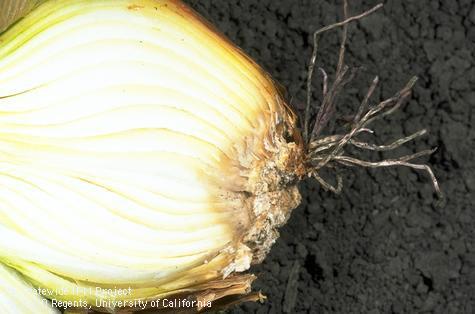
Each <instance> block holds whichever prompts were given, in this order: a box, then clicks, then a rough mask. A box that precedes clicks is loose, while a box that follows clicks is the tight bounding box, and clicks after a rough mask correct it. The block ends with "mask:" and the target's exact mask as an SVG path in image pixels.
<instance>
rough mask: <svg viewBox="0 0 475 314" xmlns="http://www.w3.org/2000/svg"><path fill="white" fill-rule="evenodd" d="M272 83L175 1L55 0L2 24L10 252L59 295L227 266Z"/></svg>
mask: <svg viewBox="0 0 475 314" xmlns="http://www.w3.org/2000/svg"><path fill="white" fill-rule="evenodd" d="M277 95H278V93H277V91H276V89H275V87H274V85H273V83H272V81H271V80H270V79H269V78H268V77H267V75H266V74H264V73H263V72H262V71H261V69H260V68H258V67H257V66H256V65H255V64H254V63H253V62H252V61H250V60H249V59H248V58H247V57H246V56H244V55H243V54H242V53H241V52H240V51H239V50H238V49H236V48H235V47H233V46H232V45H231V44H229V43H228V42H227V41H226V40H224V39H223V38H221V36H220V35H217V34H216V33H215V32H214V31H213V30H212V29H210V28H209V27H208V26H207V25H205V24H204V23H203V22H202V21H201V20H200V19H199V18H197V17H196V16H195V15H194V14H193V13H191V12H190V11H189V10H188V9H186V8H185V7H184V6H183V5H182V4H180V3H179V2H177V1H153V0H143V1H132V0H129V1H127V0H97V1H89V0H87V1H86V0H51V1H46V2H45V3H44V4H42V5H41V6H40V7H39V8H37V9H35V10H34V11H33V12H32V13H31V14H29V15H28V16H27V17H26V18H25V19H23V20H22V21H20V22H19V23H17V24H16V25H14V26H13V27H12V28H10V29H9V30H8V31H7V32H6V33H4V34H2V35H1V37H0V157H1V158H0V238H1V239H2V242H1V243H0V257H1V259H2V260H3V261H6V262H8V263H9V264H10V265H12V266H13V267H15V268H17V269H18V270H19V271H20V272H22V273H23V274H24V275H25V276H27V277H28V278H30V280H31V281H32V282H34V283H35V284H37V285H39V286H42V287H47V288H58V287H70V288H71V289H69V290H66V291H69V293H66V294H62V295H58V296H57V297H58V298H64V299H78V298H86V299H94V298H97V297H99V298H108V297H110V296H107V295H97V294H87V295H86V296H83V295H76V294H75V293H74V292H73V289H72V288H73V287H77V286H81V287H95V286H100V287H128V286H132V287H134V289H135V290H134V293H133V294H132V295H126V296H121V297H122V298H136V297H141V298H147V297H150V296H154V295H159V294H167V293H171V292H174V291H175V292H176V291H181V290H180V289H185V288H187V287H189V286H191V285H196V284H199V283H201V282H205V281H208V280H210V279H212V278H216V277H218V276H221V272H220V271H221V269H223V268H224V267H226V265H228V264H230V263H231V262H232V261H233V257H232V255H230V256H228V255H226V253H223V249H227V248H229V247H233V245H236V242H237V241H238V240H239V238H240V237H241V235H242V233H243V232H244V231H245V229H246V228H247V227H248V226H249V221H248V213H247V212H246V210H244V209H243V208H244V205H243V204H242V203H241V202H242V198H241V197H240V195H241V192H242V191H244V190H245V189H246V184H247V175H248V173H249V171H250V170H249V169H248V167H250V166H252V162H251V163H250V162H249V156H251V157H252V158H251V159H252V160H259V159H262V158H265V156H264V155H262V154H263V153H264V151H265V150H264V148H263V147H262V146H263V139H264V138H266V137H268V136H269V134H268V133H269V129H270V128H271V124H272V123H274V121H275V119H274V118H275V116H279V115H281V114H283V111H284V109H283V108H282V107H281V102H280V98H279V96H277ZM243 156H246V157H247V158H244V157H243ZM237 222H239V223H237ZM226 252H229V250H226ZM210 261H211V262H210ZM84 291H85V290H84Z"/></svg>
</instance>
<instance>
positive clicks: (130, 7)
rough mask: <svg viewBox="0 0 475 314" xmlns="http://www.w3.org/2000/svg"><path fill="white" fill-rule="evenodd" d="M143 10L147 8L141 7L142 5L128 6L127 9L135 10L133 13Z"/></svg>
mask: <svg viewBox="0 0 475 314" xmlns="http://www.w3.org/2000/svg"><path fill="white" fill-rule="evenodd" d="M143 8H145V6H143V5H140V4H130V5H128V6H127V9H129V10H133V11H137V10H140V9H143Z"/></svg>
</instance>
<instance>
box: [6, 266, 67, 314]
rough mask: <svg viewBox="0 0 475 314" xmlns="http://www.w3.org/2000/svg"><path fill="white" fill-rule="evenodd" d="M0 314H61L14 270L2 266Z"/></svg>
mask: <svg viewBox="0 0 475 314" xmlns="http://www.w3.org/2000/svg"><path fill="white" fill-rule="evenodd" d="M0 312H1V313H5V314H10V313H11V314H17V313H38V314H56V313H59V312H57V311H56V310H54V309H53V308H51V306H49V305H48V304H47V303H46V302H45V300H44V299H43V298H42V297H41V296H40V295H39V294H38V292H37V290H35V289H34V288H33V287H32V286H31V285H29V284H27V283H26V282H25V280H24V279H23V278H21V276H20V275H19V274H18V273H16V272H15V271H14V270H13V269H11V268H9V267H6V266H4V265H2V264H0Z"/></svg>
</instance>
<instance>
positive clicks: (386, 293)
mask: <svg viewBox="0 0 475 314" xmlns="http://www.w3.org/2000/svg"><path fill="white" fill-rule="evenodd" d="M187 2H188V3H191V4H192V6H193V7H194V8H196V9H197V10H198V11H199V12H200V13H201V14H203V15H204V16H205V17H207V18H208V19H209V20H211V21H212V22H213V23H214V24H215V25H216V26H217V27H218V28H219V29H220V30H222V31H223V32H224V33H225V34H227V35H228V36H229V37H230V38H231V40H233V41H234V42H235V43H236V44H237V45H239V46H240V47H242V48H243V49H244V50H245V51H246V52H247V53H248V54H249V55H251V56H252V57H253V58H254V59H255V60H256V61H257V62H258V63H259V64H261V65H262V66H263V67H264V68H265V69H266V70H267V71H269V73H270V74H271V75H272V76H273V77H274V78H275V79H276V80H277V81H279V82H280V83H281V84H282V85H283V86H285V87H286V88H287V90H288V93H289V98H290V96H291V97H292V104H293V105H294V106H295V107H296V108H302V104H303V103H304V96H305V89H304V88H303V83H304V78H305V75H306V65H307V63H308V60H309V56H310V53H311V46H310V43H311V42H310V39H311V33H312V31H314V30H316V29H317V28H320V27H322V26H324V25H327V24H330V23H332V22H335V21H336V19H340V18H341V9H342V7H341V4H340V2H339V1H322V0H315V1H311V0H278V1H277V0H226V1H223V0H195V1H192V0H188V1H187ZM378 2H379V0H367V1H359V0H354V1H350V11H351V12H352V13H353V14H355V13H359V12H362V11H363V10H365V9H368V8H370V7H372V6H374V5H375V4H377V3H378ZM338 41H339V33H338V32H336V31H335V32H331V33H328V34H326V35H325V36H324V38H323V39H322V44H321V46H322V50H321V53H320V57H319V63H318V65H319V66H322V67H325V68H326V69H327V70H329V72H330V73H331V68H333V67H334V65H335V62H336V59H337V49H338V46H337V44H338ZM474 52H475V3H474V2H473V1H471V0H457V1H456V0H454V1H446V0H439V1H437V0H417V1H416V0H406V1H400V0H388V1H385V7H384V9H382V10H380V11H378V12H377V13H375V14H374V15H372V16H370V17H368V18H366V19H364V20H363V21H361V22H357V23H354V24H353V25H352V26H351V27H350V35H349V49H348V54H347V61H348V63H349V64H350V65H355V66H359V65H364V66H365V68H366V70H365V71H364V73H362V74H360V76H359V77H358V78H357V80H355V82H354V83H353V84H352V85H351V86H350V87H349V88H348V89H347V96H345V97H341V100H342V101H341V102H340V109H341V110H342V112H344V113H348V112H349V111H348V110H349V109H352V110H355V109H356V107H357V104H358V101H359V100H361V97H362V95H363V93H364V92H365V90H366V89H367V87H368V86H369V84H370V82H371V80H372V76H374V75H376V74H378V75H379V76H380V81H381V85H380V87H379V88H378V90H377V91H378V92H377V95H376V97H375V98H374V101H376V100H378V99H380V97H387V96H390V95H392V94H393V93H395V92H396V91H398V90H399V89H400V88H401V87H403V85H404V84H405V83H406V81H407V80H408V79H409V78H410V77H411V76H412V75H417V76H419V78H420V80H419V81H418V83H417V85H416V87H415V90H414V94H413V96H412V97H411V100H410V101H409V102H408V103H407V104H406V105H405V107H404V108H403V109H402V110H401V111H400V112H398V113H396V114H395V115H393V116H392V117H391V118H390V119H387V120H385V121H384V122H382V123H379V124H377V125H376V127H377V134H376V137H375V141H376V142H378V143H384V142H389V141H391V140H392V139H395V138H398V137H401V136H402V135H403V134H409V133H411V132H414V131H415V130H417V129H420V128H423V127H427V128H428V129H429V131H430V134H429V135H428V136H425V137H423V138H421V139H418V140H416V141H415V142H413V143H409V144H407V145H405V147H404V148H401V149H399V150H398V152H397V154H399V155H402V154H407V153H410V152H413V151H415V150H421V149H425V148H430V147H435V146H437V147H438V148H439V149H438V151H437V152H436V153H435V154H434V155H433V156H431V157H430V158H425V159H424V158H423V159H422V160H421V162H427V163H428V164H429V165H431V167H433V169H434V171H435V173H436V175H437V177H438V179H439V181H440V184H441V187H442V189H443V192H444V193H445V195H446V199H445V202H444V203H443V204H442V205H441V206H437V204H436V201H437V198H436V197H435V194H434V191H433V189H432V186H431V183H430V181H429V179H428V177H427V175H426V174H425V173H421V172H415V171H413V170H409V169H404V168H393V169H377V170H365V169H347V170H345V171H344V176H345V186H344V188H343V192H342V193H341V194H340V195H334V194H332V193H330V192H326V191H324V190H323V189H322V188H321V187H320V186H319V185H318V184H317V183H316V182H313V181H311V180H309V181H308V182H305V183H303V184H302V185H301V192H302V194H303V202H302V204H301V206H300V207H298V208H297V209H296V210H295V211H294V212H293V214H292V217H291V219H290V221H289V222H288V224H287V225H286V226H285V227H283V228H282V229H281V235H282V236H281V238H280V239H279V240H278V241H277V243H276V244H275V245H274V247H273V249H272V252H271V253H270V255H269V256H268V257H267V259H266V260H265V262H264V263H263V264H262V265H259V266H255V267H254V268H253V272H254V273H256V274H258V275H259V279H258V280H257V281H256V282H255V285H254V286H255V289H257V290H262V291H263V292H264V293H265V294H266V295H267V297H268V300H267V301H266V302H265V303H264V304H245V305H242V306H240V307H239V308H236V309H233V310H231V311H230V312H231V313H284V312H285V311H287V312H289V313H371V314H376V313H449V314H452V313H457V314H458V313H469V314H472V313H475V235H474V230H475V208H474V205H475V191H474V189H475V188H474V187H475V129H474V127H473V125H474V123H475V89H474V86H475V67H474ZM315 86H316V93H315V102H317V100H318V99H319V96H320V94H319V93H318V90H317V89H318V88H317V87H318V80H317V82H316V83H315ZM356 153H357V152H356ZM362 156H363V157H365V158H368V157H370V158H374V159H377V158H383V157H385V156H394V154H393V155H388V154H384V155H382V154H373V155H367V154H363V155H362ZM371 156H372V157H371ZM292 268H294V270H295V271H297V272H298V284H297V285H295V286H293V285H290V286H289V287H288V288H287V286H288V280H289V274H290V271H291V269H292ZM292 294H296V298H295V299H293V298H292Z"/></svg>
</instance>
